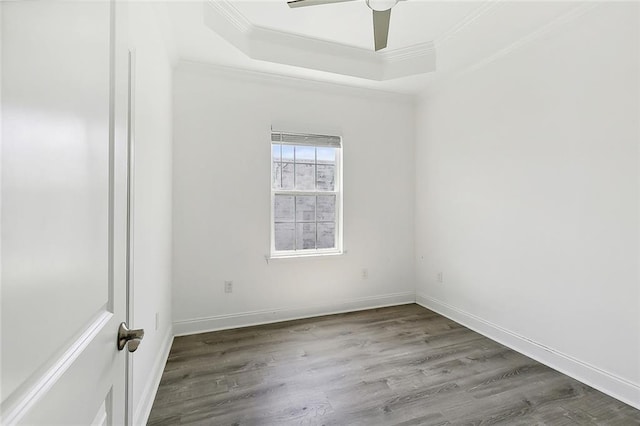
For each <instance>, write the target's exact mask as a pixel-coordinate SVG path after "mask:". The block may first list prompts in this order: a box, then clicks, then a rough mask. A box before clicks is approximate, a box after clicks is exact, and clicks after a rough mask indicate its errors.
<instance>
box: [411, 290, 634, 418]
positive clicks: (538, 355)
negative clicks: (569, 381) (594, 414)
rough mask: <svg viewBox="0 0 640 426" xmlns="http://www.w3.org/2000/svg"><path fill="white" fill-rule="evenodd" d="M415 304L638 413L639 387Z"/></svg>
mask: <svg viewBox="0 0 640 426" xmlns="http://www.w3.org/2000/svg"><path fill="white" fill-rule="evenodd" d="M416 303H417V304H419V305H421V306H423V307H425V308H427V309H430V310H432V311H434V312H437V313H439V314H441V315H443V316H445V317H447V318H449V319H451V320H453V321H455V322H457V323H459V324H462V325H464V326H465V327H467V328H470V329H471V330H474V331H476V332H478V333H480V334H482V335H483V336H486V337H488V338H490V339H492V340H495V341H496V342H499V343H501V344H503V345H505V346H507V347H509V348H511V349H513V350H515V351H517V352H520V353H522V354H524V355H526V356H528V357H530V358H533V359H535V360H536V361H538V362H541V363H542V364H545V365H547V366H549V367H551V368H553V369H554V370H557V371H559V372H561V373H563V374H566V375H567V376H570V377H573V378H574V379H576V380H579V381H581V382H582V383H585V384H587V385H589V386H591V387H593V388H595V389H598V390H599V391H601V392H604V393H606V394H607V395H610V396H612V397H614V398H616V399H618V400H620V401H622V402H624V403H626V404H629V405H631V406H632V407H635V408H637V409H640V385H637V384H635V383H632V382H630V381H628V380H625V379H623V378H620V377H617V376H615V375H614V374H611V373H608V372H606V371H604V370H602V369H600V368H598V367H595V366H593V365H590V364H588V363H586V362H583V361H580V360H578V359H575V358H573V357H571V356H569V355H566V354H563V353H562V352H559V351H557V350H555V349H553V348H549V347H546V346H544V345H541V344H540V343H538V342H535V341H533V340H531V339H527V338H526V337H524V336H520V335H518V334H516V333H514V332H512V331H509V330H507V329H505V328H503V327H500V326H498V325H496V324H493V323H491V322H489V321H486V320H484V319H482V318H480V317H478V316H476V315H473V314H470V313H468V312H465V311H463V310H461V309H458V308H456V307H454V306H451V305H449V304H447V303H444V302H441V301H439V300H436V299H433V298H431V297H429V296H427V295H424V294H420V293H418V294H416Z"/></svg>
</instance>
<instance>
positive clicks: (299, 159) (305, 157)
mask: <svg viewBox="0 0 640 426" xmlns="http://www.w3.org/2000/svg"><path fill="white" fill-rule="evenodd" d="M295 149H296V163H315V162H316V148H315V147H313V146H296V147H295Z"/></svg>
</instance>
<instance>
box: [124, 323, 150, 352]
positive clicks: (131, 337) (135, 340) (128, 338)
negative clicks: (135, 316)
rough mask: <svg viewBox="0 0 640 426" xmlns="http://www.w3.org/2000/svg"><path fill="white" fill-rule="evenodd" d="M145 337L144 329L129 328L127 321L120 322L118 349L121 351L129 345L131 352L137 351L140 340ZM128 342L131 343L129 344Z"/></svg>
mask: <svg viewBox="0 0 640 426" xmlns="http://www.w3.org/2000/svg"><path fill="white" fill-rule="evenodd" d="M143 337H144V329H142V328H139V329H137V330H129V329H128V328H127V325H126V324H125V323H123V322H122V323H120V327H118V350H119V351H121V350H123V349H124V347H125V346H126V347H127V350H128V351H129V352H135V351H136V349H138V346H140V341H141V340H142V338H143ZM127 343H129V344H128V345H127Z"/></svg>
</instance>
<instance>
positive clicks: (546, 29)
mask: <svg viewBox="0 0 640 426" xmlns="http://www.w3.org/2000/svg"><path fill="white" fill-rule="evenodd" d="M500 1H501V0H496V3H498V2H500ZM576 4H577V5H576V6H575V7H573V8H571V9H570V10H569V11H567V12H565V13H563V14H561V15H559V16H557V17H556V18H554V19H553V20H551V21H550V22H548V23H546V24H545V25H543V26H541V27H538V28H537V29H536V30H534V31H531V32H529V33H528V34H526V35H524V36H522V37H520V38H518V39H517V40H515V41H514V42H513V43H510V44H509V45H507V46H506V47H504V48H502V49H499V50H497V51H495V52H494V53H492V54H491V55H488V56H485V57H484V58H482V59H480V60H478V61H476V62H473V63H471V64H469V65H467V66H465V67H463V68H461V69H459V70H457V71H455V72H453V73H451V74H448V75H446V76H445V77H443V78H440V79H438V80H435V81H434V83H433V84H432V85H431V87H429V88H427V89H426V90H424V91H423V92H422V93H418V94H417V95H416V99H418V101H419V102H421V101H422V100H423V99H424V98H425V97H429V96H433V95H435V94H437V93H438V92H440V91H442V90H444V89H445V88H446V87H447V86H449V85H451V84H456V82H457V81H458V80H459V79H460V78H462V77H464V76H465V75H469V74H472V73H474V72H476V71H478V70H480V69H482V68H484V67H486V66H488V65H490V64H491V63H493V62H496V61H498V60H500V59H502V58H505V57H507V56H510V55H512V54H514V53H516V52H518V51H520V50H522V49H523V48H525V47H526V46H527V45H529V44H531V43H532V42H535V41H536V40H539V39H541V38H543V37H545V36H547V35H548V34H551V33H553V32H555V31H559V30H561V29H562V28H563V27H564V26H565V25H567V24H569V23H571V22H573V21H575V20H576V19H579V18H581V17H582V16H584V15H586V14H587V13H589V12H590V11H592V10H593V9H595V8H597V7H598V3H597V2H590V1H586V2H577V3H576Z"/></svg>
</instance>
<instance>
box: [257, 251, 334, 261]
mask: <svg viewBox="0 0 640 426" xmlns="http://www.w3.org/2000/svg"><path fill="white" fill-rule="evenodd" d="M344 254H347V251H346V250H343V251H336V252H328V253H304V254H271V255H266V256H265V257H264V258H265V260H266V261H267V263H269V261H271V260H280V259H310V258H322V257H335V256H342V255H344Z"/></svg>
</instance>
